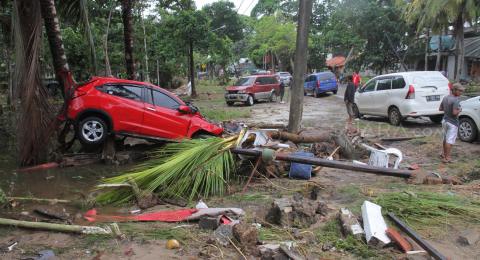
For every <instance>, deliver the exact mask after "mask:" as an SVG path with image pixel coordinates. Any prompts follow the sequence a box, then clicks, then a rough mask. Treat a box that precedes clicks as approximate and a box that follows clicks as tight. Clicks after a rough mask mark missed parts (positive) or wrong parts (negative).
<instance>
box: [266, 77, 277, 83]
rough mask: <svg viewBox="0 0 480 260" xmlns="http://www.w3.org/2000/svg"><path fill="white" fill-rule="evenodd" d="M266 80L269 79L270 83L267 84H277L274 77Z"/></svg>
mask: <svg viewBox="0 0 480 260" xmlns="http://www.w3.org/2000/svg"><path fill="white" fill-rule="evenodd" d="M268 79H269V81H270V83H269V84H277V83H278V80H277V78H275V77H269V78H268Z"/></svg>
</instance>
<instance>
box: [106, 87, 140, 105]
mask: <svg viewBox="0 0 480 260" xmlns="http://www.w3.org/2000/svg"><path fill="white" fill-rule="evenodd" d="M99 90H100V91H102V92H105V93H107V94H109V95H113V96H117V97H122V98H128V99H132V100H136V101H141V100H142V87H140V86H132V85H106V86H103V87H102V88H101V89H99Z"/></svg>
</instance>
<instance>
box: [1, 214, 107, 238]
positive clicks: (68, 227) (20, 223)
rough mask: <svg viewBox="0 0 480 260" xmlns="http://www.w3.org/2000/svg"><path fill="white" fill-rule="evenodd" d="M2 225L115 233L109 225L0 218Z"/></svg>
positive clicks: (94, 233)
mask: <svg viewBox="0 0 480 260" xmlns="http://www.w3.org/2000/svg"><path fill="white" fill-rule="evenodd" d="M0 225H5V226H14V227H22V228H32V229H43V230H50V231H59V232H69V233H79V234H89V235H111V234H113V232H112V230H111V229H110V228H109V227H105V228H101V227H97V226H79V225H64V224H54V223H45V222H31V221H22V220H14V219H7V218H0Z"/></svg>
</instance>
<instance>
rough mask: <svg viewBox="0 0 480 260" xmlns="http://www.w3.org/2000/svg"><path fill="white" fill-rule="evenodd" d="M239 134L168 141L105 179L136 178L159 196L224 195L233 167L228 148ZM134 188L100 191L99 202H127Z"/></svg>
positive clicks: (121, 180)
mask: <svg viewBox="0 0 480 260" xmlns="http://www.w3.org/2000/svg"><path fill="white" fill-rule="evenodd" d="M235 140H236V137H231V138H227V139H222V138H217V137H213V138H208V139H192V140H183V141H181V142H180V143H172V144H167V145H166V146H165V147H163V148H162V149H160V150H159V151H157V152H156V153H154V154H153V155H152V156H151V158H150V159H149V160H148V161H147V162H145V163H143V164H142V165H140V166H139V167H138V168H137V169H135V170H133V171H132V172H129V173H126V174H123V175H120V176H117V177H112V178H109V179H106V180H105V181H104V183H126V182H128V181H129V180H132V181H134V182H136V184H137V185H138V187H139V188H140V189H141V190H144V191H146V192H156V193H157V194H158V195H159V197H170V198H172V197H173V198H175V197H182V198H188V199H189V200H192V199H193V198H195V197H198V196H202V197H208V196H212V195H222V194H223V192H224V191H225V185H227V184H228V181H229V179H230V173H231V172H232V171H233V167H234V160H233V156H232V154H231V152H230V150H229V148H230V147H231V146H232V145H233V144H234V142H235ZM133 197H134V194H133V191H132V190H131V189H116V190H112V191H108V192H106V193H103V194H100V195H99V196H98V197H97V201H98V202H100V203H124V202H127V201H129V200H131V199H133Z"/></svg>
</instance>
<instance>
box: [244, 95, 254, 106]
mask: <svg viewBox="0 0 480 260" xmlns="http://www.w3.org/2000/svg"><path fill="white" fill-rule="evenodd" d="M253 103H254V100H253V97H252V96H250V95H249V96H248V98H247V101H246V102H245V104H246V105H247V106H253Z"/></svg>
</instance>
